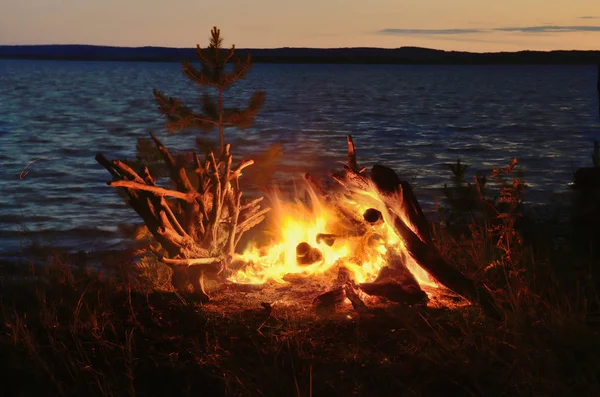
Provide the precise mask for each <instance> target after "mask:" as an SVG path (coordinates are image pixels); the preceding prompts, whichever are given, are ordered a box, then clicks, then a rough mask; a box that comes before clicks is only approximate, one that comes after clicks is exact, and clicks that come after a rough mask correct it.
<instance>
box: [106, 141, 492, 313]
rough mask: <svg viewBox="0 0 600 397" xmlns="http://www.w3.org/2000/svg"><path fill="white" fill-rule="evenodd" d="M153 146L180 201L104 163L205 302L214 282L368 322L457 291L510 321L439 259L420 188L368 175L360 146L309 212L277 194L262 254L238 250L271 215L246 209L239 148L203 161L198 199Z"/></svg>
mask: <svg viewBox="0 0 600 397" xmlns="http://www.w3.org/2000/svg"><path fill="white" fill-rule="evenodd" d="M153 138H154V140H155V142H156V144H157V146H158V147H159V149H160V150H161V152H162V153H163V155H164V156H165V159H166V161H167V163H169V164H170V165H171V168H172V179H174V180H175V181H176V182H178V183H177V185H178V187H180V189H179V190H178V191H170V190H167V189H162V188H158V187H156V185H155V183H154V181H153V180H152V178H151V177H150V176H149V175H148V173H147V169H145V170H143V171H142V172H143V174H144V175H143V177H140V176H139V175H137V174H136V173H135V172H134V171H133V170H131V169H130V168H125V167H126V166H124V165H123V164H122V163H120V162H117V161H113V162H110V161H108V160H106V159H105V158H104V157H103V156H102V155H98V156H97V160H98V161H99V162H100V163H101V164H102V165H103V166H105V167H106V168H107V169H108V170H109V171H110V172H111V173H112V174H113V176H114V177H115V180H114V181H113V182H111V183H110V184H112V185H113V186H119V187H123V188H125V189H126V191H127V193H128V194H129V195H130V197H132V200H130V204H131V205H132V207H134V209H136V211H138V213H140V214H141V215H142V216H143V217H144V216H145V217H144V220H145V222H146V225H147V226H148V227H149V229H150V230H151V231H152V232H153V234H154V236H155V237H156V239H157V240H158V242H159V243H160V244H161V246H162V247H154V248H153V250H154V251H155V252H156V254H157V255H158V257H159V259H161V260H162V261H163V262H164V263H166V264H168V265H170V266H172V267H173V268H174V274H177V273H179V274H181V273H182V271H181V269H184V270H185V274H186V276H187V277H188V278H189V281H190V282H191V283H192V285H193V286H194V288H195V290H196V292H197V293H199V294H200V295H202V296H205V297H206V298H208V295H207V294H206V291H205V288H204V284H203V280H204V279H205V278H207V279H208V278H211V276H210V275H211V274H212V275H215V277H212V278H213V279H217V280H220V281H219V284H218V285H219V286H220V287H219V288H218V289H217V292H216V293H217V294H218V293H221V292H223V291H225V290H231V291H234V290H237V291H244V289H245V290H246V291H254V292H256V291H262V292H264V293H265V294H266V289H268V288H270V289H274V290H277V289H279V290H280V292H282V294H281V296H282V298H281V299H273V298H274V297H273V296H269V298H270V299H271V301H275V300H279V301H285V298H283V296H284V295H285V294H283V290H285V291H286V293H287V294H288V295H289V293H290V291H291V290H293V291H297V292H298V293H301V294H303V296H310V297H311V298H310V301H311V303H312V305H313V306H314V308H315V309H317V311H320V312H322V311H327V310H334V309H335V308H336V307H340V306H342V305H350V304H351V305H352V306H353V307H354V309H355V310H356V311H358V312H365V311H367V310H368V307H369V303H372V302H370V301H369V299H371V298H369V297H377V298H383V299H385V300H388V301H393V302H400V303H403V304H409V305H414V304H425V303H426V302H427V301H428V300H432V301H439V298H440V297H441V296H443V295H447V294H448V292H449V291H450V292H453V293H454V294H457V295H458V296H461V297H462V298H464V299H466V300H467V301H470V302H476V303H479V304H481V306H482V308H483V309H484V310H485V311H486V312H487V313H488V314H490V315H492V316H494V317H499V314H498V313H499V312H498V310H497V308H496V306H495V304H494V302H493V299H492V297H491V295H490V294H489V292H488V290H487V289H486V288H485V286H478V285H476V284H475V283H474V282H473V281H472V280H470V279H469V278H467V277H465V276H464V275H463V274H461V273H460V272H459V271H458V270H456V269H455V268H454V267H452V266H451V265H450V264H449V263H448V262H447V261H446V260H445V259H444V258H443V257H442V256H441V255H440V254H439V253H438V251H437V250H436V249H435V247H434V245H433V241H432V238H431V235H430V233H429V226H428V223H427V220H426V219H425V217H424V215H423V212H422V210H421V208H420V206H419V203H418V201H417V200H416V198H415V196H414V194H413V191H412V188H411V186H410V185H409V184H408V183H407V182H405V181H402V180H400V178H399V177H398V176H397V175H396V173H395V172H394V171H393V170H391V169H390V168H387V167H385V166H382V165H375V166H374V167H373V168H372V169H371V170H370V172H366V170H365V169H363V168H359V166H358V163H357V159H356V153H355V147H354V143H353V141H352V138H351V137H350V136H349V137H348V139H347V143H348V161H347V163H344V169H343V172H340V173H337V174H334V175H332V179H331V182H333V183H334V184H335V186H331V183H329V184H328V183H327V181H326V182H320V181H317V180H316V179H315V178H314V177H312V176H311V175H308V174H307V175H305V177H304V186H303V191H302V192H301V193H302V194H300V195H299V197H305V199H304V200H300V199H298V198H294V199H291V200H290V199H288V200H286V199H285V198H284V197H283V195H282V194H280V193H279V192H277V191H274V192H273V193H272V194H271V195H270V197H269V199H270V203H271V209H270V212H269V213H268V217H267V219H266V222H267V223H266V225H265V227H266V230H267V231H268V233H269V241H268V242H267V243H264V244H261V245H259V244H257V243H250V244H249V245H248V247H247V248H245V249H244V250H243V251H242V252H238V250H236V249H235V247H236V246H237V244H238V242H239V237H240V235H241V233H243V232H244V231H247V230H248V229H249V228H251V227H253V226H255V225H257V224H258V223H260V222H261V221H263V218H264V216H265V214H267V211H269V209H268V208H263V209H260V207H259V205H258V203H259V200H254V201H252V202H250V203H245V204H244V203H243V202H242V200H241V190H240V189H239V184H238V182H237V179H238V178H239V176H240V175H241V170H242V169H243V168H244V167H245V166H248V165H250V164H251V163H249V162H246V163H242V164H240V165H239V166H238V167H236V168H232V165H231V164H232V161H231V155H230V154H229V147H227V149H226V152H225V153H224V154H223V156H222V158H221V161H220V162H219V161H218V160H216V159H215V157H214V156H212V154H211V155H209V156H208V157H207V159H206V162H205V163H204V164H202V163H201V162H200V161H199V159H198V158H197V157H196V163H197V170H196V173H197V174H198V175H199V182H198V185H199V186H198V188H194V187H193V185H192V184H191V183H190V181H189V179H188V178H186V177H185V173H184V172H183V171H182V170H183V166H178V165H177V163H176V161H175V160H173V158H172V157H171V156H170V154H169V153H168V151H167V150H166V148H165V147H164V146H162V144H161V143H160V142H159V141H158V139H157V138H156V137H154V136H153ZM221 163H224V164H225V167H223V168H222V167H221ZM186 179H187V181H186ZM166 196H171V197H174V198H175V200H174V203H176V204H177V205H179V206H180V207H181V206H182V205H184V206H186V207H187V208H188V209H189V210H188V211H187V214H188V215H186V211H182V212H183V213H184V216H183V217H182V216H177V215H175V214H174V211H170V208H171V207H172V206H171V205H169V204H168V203H165V197H166ZM157 207H158V208H162V210H160V209H157ZM148 213H150V214H154V216H155V218H153V217H151V216H150V215H149V214H148ZM189 213H192V215H193V217H190V215H189ZM194 217H195V218H194ZM180 218H182V219H180ZM190 218H192V219H191V220H190ZM193 219H198V220H199V222H198V223H197V224H194V222H193V221H192V220H193ZM182 221H183V222H182ZM182 223H185V224H186V225H187V228H188V229H190V228H192V229H191V230H193V233H195V236H193V235H192V233H190V232H188V230H185V229H186V227H184V226H182ZM240 225H242V226H243V227H240ZM169 247H170V248H169ZM174 284H175V283H174ZM219 291H220V292H219ZM269 295H271V294H270V293H269ZM292 295H293V293H292ZM265 298H267V297H266V296H265ZM296 298H297V297H296ZM304 300H306V299H304ZM265 301H269V300H268V299H265ZM296 301H297V300H296Z"/></svg>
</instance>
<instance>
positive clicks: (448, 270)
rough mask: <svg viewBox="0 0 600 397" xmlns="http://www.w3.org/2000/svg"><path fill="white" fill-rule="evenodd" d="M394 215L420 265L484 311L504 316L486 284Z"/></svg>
mask: <svg viewBox="0 0 600 397" xmlns="http://www.w3.org/2000/svg"><path fill="white" fill-rule="evenodd" d="M393 217H394V229H395V230H396V232H397V233H398V235H399V236H400V237H401V238H402V239H403V240H404V242H405V246H406V249H407V250H408V253H409V254H410V256H412V257H413V259H414V260H415V261H416V262H417V263H418V264H419V266H421V267H422V268H423V269H425V270H426V271H427V273H429V274H431V275H432V276H433V277H434V278H435V279H436V280H438V281H439V282H440V283H441V284H443V285H445V286H446V287H448V288H449V289H451V290H452V291H454V292H456V293H457V294H459V295H461V296H463V297H464V298H466V299H468V300H469V301H471V302H477V303H479V304H480V305H481V307H482V309H483V310H484V312H486V313H487V314H488V315H489V316H491V317H492V318H495V319H501V318H502V315H501V313H500V311H499V310H498V307H497V306H496V304H495V303H494V298H493V297H492V296H491V294H490V293H489V292H488V291H487V289H486V288H485V286H477V285H476V284H475V282H474V281H473V280H471V279H470V278H468V277H466V276H465V275H463V274H462V273H461V272H460V271H458V270H457V269H455V268H454V267H453V266H451V265H449V264H448V262H446V260H445V259H444V258H443V257H442V256H441V255H440V254H439V253H438V252H437V250H436V249H435V248H433V247H431V246H430V245H428V244H427V243H425V242H423V241H422V240H421V239H420V238H419V236H417V235H416V234H415V233H414V232H413V231H412V230H411V229H410V227H408V226H407V225H406V224H405V223H404V222H403V221H402V219H400V217H398V216H396V215H393Z"/></svg>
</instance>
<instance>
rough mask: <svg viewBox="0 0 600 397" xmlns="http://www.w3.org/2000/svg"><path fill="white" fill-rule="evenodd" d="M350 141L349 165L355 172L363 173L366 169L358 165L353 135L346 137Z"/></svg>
mask: <svg viewBox="0 0 600 397" xmlns="http://www.w3.org/2000/svg"><path fill="white" fill-rule="evenodd" d="M346 140H347V142H348V164H347V165H348V167H349V168H350V169H351V170H352V171H353V172H355V173H357V174H361V173H362V172H363V171H364V170H365V169H364V168H359V167H358V162H357V161H356V148H355V147H354V141H353V140H352V136H351V135H348V136H347V137H346Z"/></svg>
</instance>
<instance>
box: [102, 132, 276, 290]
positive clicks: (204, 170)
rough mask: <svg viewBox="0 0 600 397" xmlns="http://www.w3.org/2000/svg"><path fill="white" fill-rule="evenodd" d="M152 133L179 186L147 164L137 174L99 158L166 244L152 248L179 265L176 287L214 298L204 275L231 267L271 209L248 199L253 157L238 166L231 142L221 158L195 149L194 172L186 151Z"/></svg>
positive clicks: (162, 258) (166, 260)
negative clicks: (245, 180)
mask: <svg viewBox="0 0 600 397" xmlns="http://www.w3.org/2000/svg"><path fill="white" fill-rule="evenodd" d="M150 135H151V137H152V140H153V141H154V144H155V145H156V147H157V149H158V151H159V152H160V154H161V155H162V157H163V160H164V162H165V163H166V165H167V168H168V170H169V175H170V178H171V181H172V182H173V184H174V185H175V187H176V190H172V189H167V188H162V187H159V186H157V185H156V183H155V181H154V178H152V176H151V175H150V172H149V170H148V168H147V167H144V168H143V169H142V170H141V171H140V172H139V173H137V172H135V171H134V170H133V169H132V168H130V167H129V166H128V165H126V164H125V163H123V162H121V161H118V160H114V161H110V160H108V159H107V158H106V157H105V156H104V155H102V154H101V153H98V154H97V155H96V161H98V163H100V164H101V165H102V166H103V167H104V168H106V169H107V170H108V171H109V172H110V174H111V175H112V176H113V180H112V181H111V182H109V183H108V184H109V185H110V186H115V187H119V188H123V189H124V190H125V193H126V194H127V197H128V203H129V205H130V206H131V207H132V208H133V209H134V210H135V211H136V212H137V213H138V214H139V215H140V216H141V218H142V219H143V220H144V223H145V224H146V227H147V228H148V230H149V231H150V233H152V235H153V236H154V238H155V240H156V241H157V242H158V243H159V244H160V246H159V247H151V250H152V251H153V252H154V253H155V254H156V255H157V257H158V258H159V260H160V261H162V262H163V263H165V264H167V265H168V266H170V267H171V268H172V269H173V278H172V283H173V286H174V287H175V288H176V289H179V290H187V289H188V287H189V286H190V285H191V287H192V288H193V290H194V292H195V293H196V294H198V295H200V297H201V298H202V299H203V300H208V295H207V294H206V292H205V291H204V287H203V281H202V280H203V277H204V274H205V273H207V274H209V273H212V274H219V273H221V272H222V271H223V270H224V269H225V268H227V267H228V266H229V264H230V262H231V260H232V258H233V255H234V252H235V248H236V246H237V245H238V243H239V241H240V238H241V236H242V235H243V234H244V233H245V232H246V231H248V230H250V229H251V228H252V227H254V226H256V225H257V224H259V223H260V222H262V221H263V219H264V215H265V214H266V213H267V212H268V211H269V208H262V209H261V208H260V202H261V200H262V198H259V199H256V200H254V201H251V202H248V203H243V202H242V191H241V189H240V186H239V177H240V176H241V175H242V171H243V170H244V169H245V168H246V167H248V166H250V165H252V164H253V161H252V160H247V161H243V162H241V163H240V164H238V165H237V167H233V166H232V165H233V163H232V156H231V152H230V145H226V146H225V149H224V151H223V153H221V155H220V157H219V158H217V157H215V155H214V154H213V153H212V152H211V153H209V154H208V155H207V156H206V157H205V159H204V161H202V160H201V159H200V158H199V157H198V156H197V155H196V154H195V153H194V154H193V160H194V164H193V170H191V171H192V172H193V174H189V173H188V171H189V170H188V169H187V168H189V166H188V167H187V168H186V164H185V159H184V158H183V156H179V157H177V158H174V157H173V156H172V155H171V153H170V152H169V150H168V149H167V148H166V147H165V146H164V145H163V144H162V142H160V140H159V139H158V138H157V137H156V136H155V135H154V134H150ZM192 181H194V183H192Z"/></svg>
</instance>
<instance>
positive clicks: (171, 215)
mask: <svg viewBox="0 0 600 397" xmlns="http://www.w3.org/2000/svg"><path fill="white" fill-rule="evenodd" d="M160 204H161V205H162V207H163V210H164V211H165V212H166V214H167V216H168V217H169V221H170V222H171V224H172V225H173V228H174V229H175V231H176V232H177V233H179V234H180V235H182V236H187V233H186V232H185V230H183V227H182V226H181V224H180V223H179V220H177V217H176V216H175V214H174V213H173V210H172V209H171V206H170V205H169V203H168V202H167V200H166V199H165V198H164V197H161V198H160ZM188 237H189V236H188Z"/></svg>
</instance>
